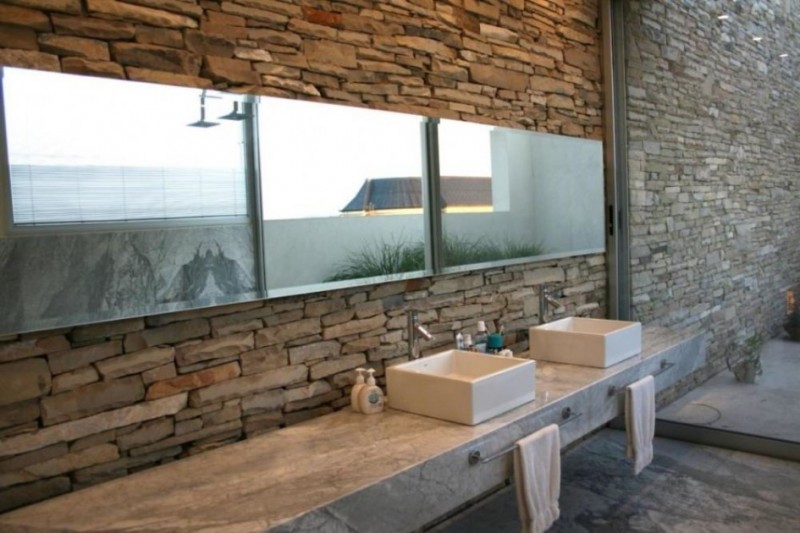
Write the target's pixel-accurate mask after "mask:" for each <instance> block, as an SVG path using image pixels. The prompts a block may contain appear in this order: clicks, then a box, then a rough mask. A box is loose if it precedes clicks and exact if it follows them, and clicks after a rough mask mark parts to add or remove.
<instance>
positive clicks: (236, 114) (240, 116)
mask: <svg viewBox="0 0 800 533" xmlns="http://www.w3.org/2000/svg"><path fill="white" fill-rule="evenodd" d="M219 118H221V119H224V120H244V119H246V118H247V113H244V112H242V111H239V102H234V103H233V111H231V112H230V113H228V114H227V115H222V116H221V117H219Z"/></svg>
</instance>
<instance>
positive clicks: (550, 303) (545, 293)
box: [539, 285, 561, 324]
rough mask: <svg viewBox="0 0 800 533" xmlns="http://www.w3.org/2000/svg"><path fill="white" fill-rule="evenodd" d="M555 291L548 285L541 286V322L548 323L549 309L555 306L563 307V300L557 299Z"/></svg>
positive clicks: (556, 307)
mask: <svg viewBox="0 0 800 533" xmlns="http://www.w3.org/2000/svg"><path fill="white" fill-rule="evenodd" d="M553 296H554V293H553V291H551V290H550V289H549V288H547V287H546V286H544V285H542V286H541V287H539V324H546V323H547V309H548V307H553V308H555V309H558V308H559V307H561V302H559V301H558V300H556V299H555V298H554V297H553Z"/></svg>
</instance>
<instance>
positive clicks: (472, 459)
mask: <svg viewBox="0 0 800 533" xmlns="http://www.w3.org/2000/svg"><path fill="white" fill-rule="evenodd" d="M581 415H583V413H573V412H572V408H571V407H565V408H563V409H562V410H561V422H559V423H558V425H559V426H563V425H564V424H569V423H570V422H572V421H573V420H577V419H578V418H580V417H581ZM513 451H514V446H509V447H508V448H505V449H503V450H500V451H499V452H497V453H495V454H492V455H490V456H489V457H481V451H480V450H472V451H471V452H469V459H468V460H469V464H471V465H477V464H484V463H488V462H489V461H494V460H495V459H497V458H498V457H502V456H504V455H506V454H509V453H511V452H513Z"/></svg>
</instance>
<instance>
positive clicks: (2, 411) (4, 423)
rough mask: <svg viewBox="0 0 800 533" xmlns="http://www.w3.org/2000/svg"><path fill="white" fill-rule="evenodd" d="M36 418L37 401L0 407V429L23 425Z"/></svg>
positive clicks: (37, 411) (37, 410)
mask: <svg viewBox="0 0 800 533" xmlns="http://www.w3.org/2000/svg"><path fill="white" fill-rule="evenodd" d="M37 418H39V400H38V399H33V400H28V401H25V402H19V403H12V404H9V405H4V406H2V407H0V429H2V428H7V427H11V426H16V425H19V424H24V423H26V422H30V421H31V420H36V419H37Z"/></svg>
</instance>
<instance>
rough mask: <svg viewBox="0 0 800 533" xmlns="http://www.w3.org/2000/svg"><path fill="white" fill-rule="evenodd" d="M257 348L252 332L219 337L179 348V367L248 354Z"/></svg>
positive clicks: (177, 354) (177, 358)
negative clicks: (243, 353)
mask: <svg viewBox="0 0 800 533" xmlns="http://www.w3.org/2000/svg"><path fill="white" fill-rule="evenodd" d="M254 347H255V340H254V335H253V333H251V332H245V333H237V334H235V335H229V336H227V337H217V338H214V339H209V340H206V341H202V342H200V343H197V344H187V345H182V346H179V347H178V349H177V352H176V356H175V358H176V360H177V362H178V365H179V366H187V365H193V364H196V363H199V362H200V361H208V360H212V359H222V358H224V357H230V356H232V355H238V354H240V353H242V352H247V351H250V350H252V349H253V348H254Z"/></svg>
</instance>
